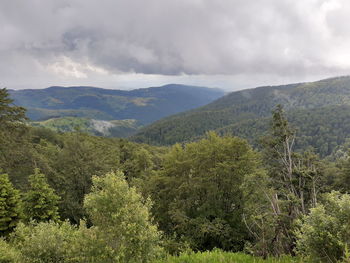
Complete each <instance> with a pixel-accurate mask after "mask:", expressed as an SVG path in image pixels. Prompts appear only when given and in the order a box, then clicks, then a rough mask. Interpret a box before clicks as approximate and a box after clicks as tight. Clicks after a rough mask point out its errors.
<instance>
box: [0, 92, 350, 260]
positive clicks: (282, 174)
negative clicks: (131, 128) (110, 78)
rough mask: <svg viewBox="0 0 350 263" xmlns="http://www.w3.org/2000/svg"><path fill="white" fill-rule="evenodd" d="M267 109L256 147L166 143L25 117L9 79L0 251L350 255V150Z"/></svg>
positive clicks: (87, 255)
mask: <svg viewBox="0 0 350 263" xmlns="http://www.w3.org/2000/svg"><path fill="white" fill-rule="evenodd" d="M332 107H335V106H329V109H328V110H329V112H334V114H337V115H339V118H343V120H344V121H345V120H346V118H347V115H341V113H337V111H336V110H337V108H332ZM345 109H346V108H345ZM345 109H339V110H340V111H341V112H343V111H344V110H345ZM311 110H312V111H315V113H314V114H316V115H317V116H320V118H321V115H323V114H324V112H323V111H319V112H317V110H318V109H317V108H314V109H311ZM301 111H302V110H301ZM290 113H291V115H290V118H291V119H293V114H292V111H290ZM314 114H313V115H314ZM299 115H302V114H301V113H298V112H297V116H299ZM308 118H309V117H308V116H307V114H306V113H305V117H304V119H303V121H302V122H301V123H304V122H307V121H308V120H309V119H308ZM266 119H268V120H269V121H268V123H269V124H268V125H267V126H266V127H265V126H264V127H263V128H264V129H266V133H265V135H264V136H263V137H261V138H260V140H259V142H258V143H259V147H253V146H252V145H250V144H249V143H248V141H246V140H245V139H242V138H239V137H233V136H229V135H225V136H220V135H219V134H217V133H215V132H209V133H206V135H205V136H204V137H203V138H201V139H199V140H198V141H196V142H191V143H184V144H181V145H180V144H175V145H173V146H171V147H157V146H151V145H147V144H139V143H135V142H130V141H128V140H126V139H118V138H105V137H97V136H91V135H88V134H86V133H83V132H81V131H79V130H77V131H75V132H67V133H57V132H55V131H53V130H50V129H47V128H43V127H31V126H28V125H27V124H26V117H25V109H24V108H22V107H18V106H16V105H14V104H13V103H12V100H11V98H10V97H9V95H8V92H7V90H6V89H0V237H1V238H0V262H7V263H27V262H30V263H31V262H33V263H34V262H42V263H52V262H63V263H65V262H67V263H68V262H76V263H83V262H84V263H85V262H96V263H106V262H107V263H129V262H135V263H147V262H149V263H159V262H169V263H170V262H190V263H191V262H227V263H233V262H262V263H263V262H266V263H268V262H276V263H278V262H279V263H285V262H310V263H311V262H325V263H326V262H327V263H328V262H344V263H345V262H349V258H350V256H349V252H348V247H349V246H350V242H349V235H350V232H349V229H350V226H349V222H350V212H349V211H350V195H349V194H348V192H349V190H350V184H349V181H350V179H349V178H350V158H349V156H348V155H346V154H345V155H342V156H340V158H334V159H333V160H331V159H329V158H328V159H322V158H320V156H318V155H317V154H315V152H313V150H312V149H309V148H303V149H299V150H298V151H296V148H295V146H297V145H296V144H295V142H296V141H298V139H299V137H298V135H297V133H296V131H295V129H294V128H292V127H291V126H290V124H289V122H288V120H287V118H286V114H285V112H284V110H283V107H282V106H281V105H278V106H276V107H274V108H273V110H272V115H270V116H269V117H267V116H266ZM248 125H249V123H246V126H245V127H246V128H244V129H248V127H249V126H248ZM251 125H252V126H250V127H251V129H252V130H254V129H256V130H259V129H260V126H259V125H260V124H258V123H256V125H257V126H254V125H255V124H254V123H251ZM261 125H262V126H263V125H264V124H261ZM309 125H311V126H313V125H316V126H317V124H314V123H310V124H309ZM330 125H332V123H331V124H330ZM329 127H330V126H329ZM329 127H328V128H329ZM229 128H230V129H239V127H229ZM313 128H315V129H317V128H318V127H313ZM328 128H325V132H326V131H327V129H328ZM242 129H243V128H242ZM310 129H311V127H310ZM329 129H330V128H329ZM225 132H226V131H222V133H225ZM242 133H243V131H242ZM346 135H347V132H346V131H345V130H344V134H339V139H341V137H342V136H346ZM310 139H311V138H310ZM299 147H301V146H299ZM341 150H342V151H344V152H347V151H348V148H346V145H344V146H343V148H342V149H341ZM248 254H249V255H248Z"/></svg>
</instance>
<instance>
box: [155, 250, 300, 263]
mask: <svg viewBox="0 0 350 263" xmlns="http://www.w3.org/2000/svg"><path fill="white" fill-rule="evenodd" d="M302 262H304V263H305V260H301V259H298V258H294V257H290V256H284V257H281V258H269V259H266V260H264V259H262V258H259V257H254V256H251V255H247V254H244V253H231V252H223V251H220V250H215V251H211V252H198V253H190V254H182V255H180V256H178V257H176V256H170V257H168V258H167V259H163V260H159V261H155V262H153V263H302Z"/></svg>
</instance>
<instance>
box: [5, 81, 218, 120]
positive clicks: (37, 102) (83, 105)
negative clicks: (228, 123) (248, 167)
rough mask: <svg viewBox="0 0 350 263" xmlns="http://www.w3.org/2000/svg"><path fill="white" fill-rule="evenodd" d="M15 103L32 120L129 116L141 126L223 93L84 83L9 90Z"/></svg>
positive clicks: (180, 87) (182, 87)
mask: <svg viewBox="0 0 350 263" xmlns="http://www.w3.org/2000/svg"><path fill="white" fill-rule="evenodd" d="M9 93H10V95H11V97H12V98H13V99H14V102H15V104H17V105H19V106H23V107H25V108H27V116H28V117H29V118H30V119H31V120H34V121H37V120H47V119H50V118H60V117H67V116H70V117H82V118H89V119H96V120H124V119H133V120H136V121H137V122H138V123H140V124H142V125H144V124H148V123H151V122H153V121H155V120H158V119H160V118H163V117H165V116H168V115H171V114H175V113H178V112H182V111H186V110H189V109H193V108H196V107H199V106H202V105H205V104H207V103H209V102H211V101H213V100H215V99H217V98H219V97H221V96H223V95H224V91H222V90H220V89H213V88H206V87H197V86H186V85H179V84H169V85H165V86H161V87H151V88H144V89H135V90H112V89H101V88H95V87H87V86H77V87H60V86H53V87H49V88H46V89H28V90H9Z"/></svg>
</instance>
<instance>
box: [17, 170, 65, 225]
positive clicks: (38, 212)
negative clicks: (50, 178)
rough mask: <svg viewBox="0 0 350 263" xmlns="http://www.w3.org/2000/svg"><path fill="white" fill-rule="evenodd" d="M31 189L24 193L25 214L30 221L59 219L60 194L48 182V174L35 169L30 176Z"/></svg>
mask: <svg viewBox="0 0 350 263" xmlns="http://www.w3.org/2000/svg"><path fill="white" fill-rule="evenodd" d="M29 184H30V189H29V191H28V192H26V193H25V194H24V198H23V200H24V215H25V217H26V219H27V220H28V221H30V220H35V221H37V222H42V221H50V220H52V221H58V220H59V214H58V201H59V199H60V198H59V196H58V195H56V194H55V191H54V190H53V189H52V188H51V187H50V185H49V184H48V183H47V180H46V176H45V175H44V174H42V173H40V171H39V169H35V172H34V174H32V175H30V176H29Z"/></svg>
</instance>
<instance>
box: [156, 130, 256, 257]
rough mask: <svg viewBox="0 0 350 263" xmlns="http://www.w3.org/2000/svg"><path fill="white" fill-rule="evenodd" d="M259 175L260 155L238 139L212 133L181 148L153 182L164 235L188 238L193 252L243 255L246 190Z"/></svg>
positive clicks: (170, 155)
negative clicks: (217, 250) (247, 179)
mask: <svg viewBox="0 0 350 263" xmlns="http://www.w3.org/2000/svg"><path fill="white" fill-rule="evenodd" d="M259 169H260V168H259V160H258V155H257V154H256V153H255V152H254V151H253V150H252V149H251V147H250V146H249V145H248V143H247V142H246V141H244V140H242V139H239V138H236V137H219V136H218V135H217V134H215V133H209V134H208V135H207V137H206V138H205V139H202V140H200V141H198V142H195V143H189V144H186V145H185V146H184V147H182V146H181V145H175V146H174V147H172V149H171V150H170V152H169V153H168V154H167V155H166V156H165V157H164V168H163V169H162V170H161V171H160V172H159V173H158V174H157V175H155V176H153V178H152V180H151V181H150V185H151V186H150V193H151V196H152V199H153V200H154V201H155V206H154V209H153V211H154V213H155V215H156V218H157V220H158V222H159V226H160V229H161V230H163V231H164V232H165V233H166V234H167V235H169V236H172V235H173V234H174V233H175V234H176V235H177V237H178V238H181V237H184V238H185V241H187V242H188V243H189V244H190V245H191V248H192V249H197V250H210V249H213V248H214V247H217V248H222V249H225V250H235V251H238V250H241V249H242V248H243V246H244V241H245V239H246V238H247V230H246V227H245V225H244V223H243V222H242V213H243V207H244V199H243V192H242V189H241V186H242V183H243V181H244V177H246V176H251V175H253V174H255V173H257V172H258V170H259Z"/></svg>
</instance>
